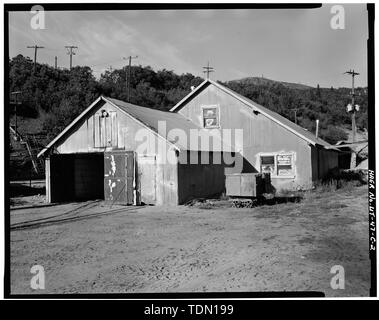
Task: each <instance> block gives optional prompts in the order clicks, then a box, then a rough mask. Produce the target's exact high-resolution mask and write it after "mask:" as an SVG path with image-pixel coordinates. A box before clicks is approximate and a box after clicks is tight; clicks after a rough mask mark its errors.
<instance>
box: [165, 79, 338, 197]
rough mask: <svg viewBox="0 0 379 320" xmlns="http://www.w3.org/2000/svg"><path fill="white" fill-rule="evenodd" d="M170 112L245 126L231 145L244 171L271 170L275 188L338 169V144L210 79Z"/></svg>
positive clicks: (211, 123)
mask: <svg viewBox="0 0 379 320" xmlns="http://www.w3.org/2000/svg"><path fill="white" fill-rule="evenodd" d="M209 110H211V112H210V111H209ZM170 111H171V112H175V113H178V114H181V115H182V116H184V117H186V118H187V119H190V120H191V121H193V122H194V123H195V124H196V125H198V126H203V127H212V128H214V129H216V130H220V131H222V130H224V129H241V130H243V138H242V139H240V141H236V142H235V144H233V145H232V147H233V149H234V150H236V151H238V152H241V154H242V155H243V161H244V166H243V172H242V173H254V172H255V173H270V176H271V183H272V188H273V190H276V191H280V190H296V189H309V188H311V187H312V185H313V183H314V182H315V181H317V180H319V179H322V178H323V177H324V176H325V175H326V174H327V173H328V171H329V170H331V169H333V168H335V167H338V154H339V150H338V149H337V148H335V147H334V146H332V145H330V144H329V143H327V142H326V141H324V140H322V139H320V138H317V137H316V136H315V135H314V134H313V133H311V132H309V131H307V130H305V129H303V128H302V127H300V126H298V125H297V124H295V123H293V122H292V121H290V120H288V119H286V118H285V117H283V116H281V115H279V114H277V113H276V112H274V111H272V110H270V109H267V108H265V107H263V106H261V105H260V104H258V103H256V102H254V101H252V100H250V99H248V98H246V97H244V96H242V95H240V94H238V93H236V92H234V91H233V90H231V89H229V88H227V87H225V86H223V85H221V84H220V83H218V82H215V81H212V80H210V79H207V80H205V81H204V82H202V83H201V84H200V85H199V86H198V87H197V88H195V89H194V90H193V91H192V92H191V93H189V94H188V95H187V96H186V97H184V98H183V99H182V100H181V101H180V102H178V103H177V104H176V105H175V106H174V107H173V108H172V109H171V110H170Z"/></svg>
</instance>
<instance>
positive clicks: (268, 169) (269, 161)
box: [260, 153, 295, 178]
mask: <svg viewBox="0 0 379 320" xmlns="http://www.w3.org/2000/svg"><path fill="white" fill-rule="evenodd" d="M260 171H261V173H270V174H271V176H273V177H283V178H286V177H288V178H290V177H293V176H294V175H295V170H294V154H293V153H267V154H266V153H265V154H261V155H260Z"/></svg>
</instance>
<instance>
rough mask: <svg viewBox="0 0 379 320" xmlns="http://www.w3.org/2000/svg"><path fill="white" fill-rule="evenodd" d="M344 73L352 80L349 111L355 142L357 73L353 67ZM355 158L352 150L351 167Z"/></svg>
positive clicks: (353, 166) (353, 165)
mask: <svg viewBox="0 0 379 320" xmlns="http://www.w3.org/2000/svg"><path fill="white" fill-rule="evenodd" d="M344 74H349V75H351V80H352V82H351V106H352V110H351V111H350V112H351V130H352V136H353V139H352V140H353V141H352V143H355V136H356V131H357V128H356V124H355V112H356V111H357V110H356V106H355V91H354V77H355V76H358V75H359V73H358V72H355V71H354V69H353V70H351V69H350V70H349V71H346V72H345V73H344ZM353 147H354V145H353ZM356 159H357V155H356V154H355V152H354V150H353V153H352V154H351V163H350V168H351V169H352V168H355V165H356Z"/></svg>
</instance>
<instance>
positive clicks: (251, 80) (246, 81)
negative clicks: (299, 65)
mask: <svg viewBox="0 0 379 320" xmlns="http://www.w3.org/2000/svg"><path fill="white" fill-rule="evenodd" d="M228 82H235V83H240V84H242V85H273V84H281V85H283V86H284V87H286V88H289V89H297V90H309V89H314V87H311V86H308V85H305V84H301V83H293V82H285V81H277V80H272V79H268V78H264V77H247V78H242V79H236V80H232V81H228Z"/></svg>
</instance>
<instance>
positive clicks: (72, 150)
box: [38, 97, 231, 205]
mask: <svg viewBox="0 0 379 320" xmlns="http://www.w3.org/2000/svg"><path fill="white" fill-rule="evenodd" d="M160 126H161V128H160ZM178 130H179V131H180V132H177V131H178ZM191 130H194V131H195V133H196V132H197V131H198V130H201V131H202V133H203V134H204V135H208V130H205V129H202V128H201V127H200V126H197V125H196V124H195V123H194V122H192V121H190V120H188V119H186V118H185V117H183V116H182V115H181V114H179V113H174V112H164V111H159V110H155V109H149V108H144V107H140V106H136V105H133V104H130V103H126V102H123V101H120V100H117V99H111V98H106V97H99V98H98V99H97V100H96V101H95V102H94V103H93V104H92V105H91V106H89V107H88V108H87V109H86V110H84V111H83V112H82V114H80V115H79V116H78V117H77V118H76V119H75V120H74V121H73V122H72V123H71V124H70V125H69V126H68V127H67V128H66V129H64V130H63V132H62V133H60V134H59V135H58V136H57V137H56V138H55V139H54V140H53V141H51V142H50V143H49V144H48V145H47V146H46V147H45V148H44V149H43V150H42V151H41V152H40V154H39V155H38V156H39V157H44V158H45V164H46V194H47V201H48V202H61V201H73V200H84V199H105V200H108V201H111V202H116V203H126V204H138V203H145V204H158V205H162V204H167V205H177V204H182V203H184V202H185V201H187V200H189V199H191V198H194V197H207V196H211V195H216V194H220V193H222V192H223V191H224V188H225V181H224V180H225V175H224V173H225V168H226V167H227V165H226V164H224V163H223V162H222V161H221V162H220V163H219V164H214V163H213V161H212V159H213V158H216V157H221V155H222V154H224V153H225V152H224V150H223V149H222V147H213V145H212V143H211V145H210V146H209V147H208V148H205V147H204V146H201V144H198V146H197V145H196V144H194V145H192V144H191V143H189V141H187V140H186V139H178V135H179V136H180V134H183V133H184V135H187V136H189V135H190V131H191ZM209 138H210V139H213V137H209ZM215 139H216V138H215ZM212 141H216V140H212ZM215 145H218V144H217V143H215ZM229 153H230V154H231V152H229ZM203 156H204V158H205V159H207V158H208V162H206V161H204V162H203V163H200V161H198V162H197V163H196V162H195V163H192V162H191V163H190V161H186V160H187V159H189V158H190V157H194V158H196V157H198V158H199V159H201V157H203Z"/></svg>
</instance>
